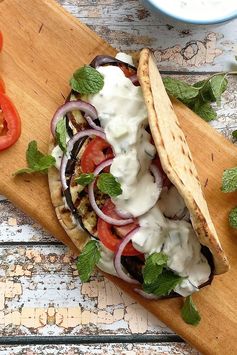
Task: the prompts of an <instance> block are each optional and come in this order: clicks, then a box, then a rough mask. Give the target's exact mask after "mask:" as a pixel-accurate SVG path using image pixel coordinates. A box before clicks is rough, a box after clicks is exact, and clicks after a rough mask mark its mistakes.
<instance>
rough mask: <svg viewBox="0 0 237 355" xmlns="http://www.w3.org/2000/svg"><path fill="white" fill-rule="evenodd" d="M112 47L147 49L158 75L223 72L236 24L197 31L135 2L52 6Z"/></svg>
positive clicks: (83, 0) (79, 0) (76, 1)
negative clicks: (157, 66) (151, 51)
mask: <svg viewBox="0 0 237 355" xmlns="http://www.w3.org/2000/svg"><path fill="white" fill-rule="evenodd" d="M57 1H58V2H59V3H61V4H62V5H63V6H64V7H65V8H66V9H67V10H68V11H69V12H71V13H72V14H73V15H74V16H76V17H77V18H79V19H80V20H81V21H82V22H84V23H85V24H87V25H89V27H91V28H92V29H93V30H94V31H95V32H97V33H98V34H99V35H100V36H101V37H103V38H104V39H105V40H106V41H108V42H109V43H110V44H111V45H112V46H114V47H116V48H118V49H122V50H124V51H137V50H139V49H141V48H142V47H146V46H148V47H151V48H153V49H154V51H155V55H156V58H157V60H158V61H159V62H160V67H161V69H163V70H176V71H180V70H183V71H190V70H191V71H192V70H197V71H204V70H205V71H213V70H217V71H220V70H228V69H229V68H230V67H231V66H232V65H233V63H234V62H235V59H234V54H236V52H237V48H236V38H237V19H236V20H233V21H231V22H228V23H225V24H219V25H209V26H197V25H190V24H183V23H178V22H176V21H173V20H171V19H170V18H168V17H166V16H163V15H161V14H158V13H152V12H151V11H149V10H147V9H145V8H144V7H143V6H142V2H141V1H138V0H127V1H121V0H120V1H115V0H96V1H94V0H89V1H87V0H57Z"/></svg>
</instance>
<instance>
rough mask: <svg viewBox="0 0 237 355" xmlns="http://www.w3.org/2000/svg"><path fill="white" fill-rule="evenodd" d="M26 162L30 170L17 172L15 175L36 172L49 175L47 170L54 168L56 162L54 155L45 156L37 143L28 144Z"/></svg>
mask: <svg viewBox="0 0 237 355" xmlns="http://www.w3.org/2000/svg"><path fill="white" fill-rule="evenodd" d="M26 161H27V165H28V168H23V169H20V170H17V171H16V172H15V173H14V174H13V175H20V174H25V173H27V174H31V173H35V172H40V173H47V170H48V169H49V168H51V167H52V166H54V164H55V162H56V160H55V158H54V157H52V155H44V154H43V153H41V152H40V151H39V150H38V147H37V142H36V141H32V142H30V143H29V144H28V148H27V151H26Z"/></svg>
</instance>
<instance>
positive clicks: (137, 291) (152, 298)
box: [134, 288, 159, 300]
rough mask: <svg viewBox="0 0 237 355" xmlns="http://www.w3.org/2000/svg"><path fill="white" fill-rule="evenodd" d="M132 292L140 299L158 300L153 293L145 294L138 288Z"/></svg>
mask: <svg viewBox="0 0 237 355" xmlns="http://www.w3.org/2000/svg"><path fill="white" fill-rule="evenodd" d="M134 291H135V292H136V293H138V294H139V295H141V296H142V297H144V298H146V299H147V300H158V299H159V297H158V296H156V295H154V294H153V293H151V294H150V293H146V292H145V291H143V290H141V289H140V288H134Z"/></svg>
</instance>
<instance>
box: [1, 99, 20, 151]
mask: <svg viewBox="0 0 237 355" xmlns="http://www.w3.org/2000/svg"><path fill="white" fill-rule="evenodd" d="M0 108H1V111H2V113H1V116H2V117H3V123H5V122H6V126H7V127H6V128H7V129H6V132H4V134H3V135H0V151H1V150H4V149H7V148H8V147H10V146H11V145H13V144H14V143H16V141H17V140H18V138H19V137H20V135H21V119H20V116H19V114H18V112H17V110H16V108H15V106H14V105H13V103H12V102H11V100H10V99H9V98H8V97H7V96H6V95H5V94H3V93H0Z"/></svg>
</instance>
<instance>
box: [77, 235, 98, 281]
mask: <svg viewBox="0 0 237 355" xmlns="http://www.w3.org/2000/svg"><path fill="white" fill-rule="evenodd" d="M99 260H100V251H99V243H98V242H97V241H95V240H90V241H89V242H88V243H87V244H86V245H85V246H84V248H83V250H82V252H81V254H80V255H79V256H78V258H77V270H78V272H79V276H80V279H81V281H82V282H87V281H88V280H89V278H90V276H91V274H92V273H93V271H94V269H95V266H96V264H97V263H98V262H99Z"/></svg>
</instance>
